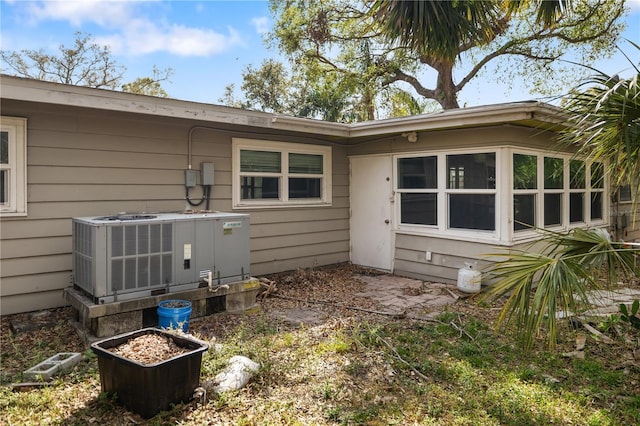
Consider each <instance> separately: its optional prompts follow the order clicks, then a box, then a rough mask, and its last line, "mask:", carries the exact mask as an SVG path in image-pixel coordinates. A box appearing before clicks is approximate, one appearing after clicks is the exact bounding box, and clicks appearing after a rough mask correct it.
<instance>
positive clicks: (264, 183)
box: [233, 139, 331, 208]
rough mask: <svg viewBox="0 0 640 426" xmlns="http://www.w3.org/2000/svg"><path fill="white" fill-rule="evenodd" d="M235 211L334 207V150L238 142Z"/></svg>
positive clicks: (298, 145)
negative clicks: (242, 209) (332, 165)
mask: <svg viewBox="0 0 640 426" xmlns="http://www.w3.org/2000/svg"><path fill="white" fill-rule="evenodd" d="M233 155H234V161H233V164H234V170H233V175H234V188H233V205H234V208H243V207H252V208H253V207H279V206H296V205H298V206H309V205H329V204H331V147H326V146H315V145H305V144H295V143H284V142H272V141H263V140H253V139H234V140H233Z"/></svg>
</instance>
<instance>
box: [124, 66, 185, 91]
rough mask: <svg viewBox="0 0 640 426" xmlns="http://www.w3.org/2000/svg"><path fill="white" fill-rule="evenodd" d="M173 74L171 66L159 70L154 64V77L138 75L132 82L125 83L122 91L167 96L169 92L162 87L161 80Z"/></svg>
mask: <svg viewBox="0 0 640 426" xmlns="http://www.w3.org/2000/svg"><path fill="white" fill-rule="evenodd" d="M171 74H173V70H172V69H171V68H167V69H165V70H159V69H158V68H157V67H155V66H154V67H153V77H138V78H136V79H135V80H134V81H132V82H131V83H125V84H123V85H122V91H123V92H129V93H136V94H138V95H147V96H157V97H159V98H166V97H168V96H169V94H168V93H167V92H166V91H165V90H164V89H163V88H162V85H161V82H162V81H166V80H168V79H169V77H170V76H171Z"/></svg>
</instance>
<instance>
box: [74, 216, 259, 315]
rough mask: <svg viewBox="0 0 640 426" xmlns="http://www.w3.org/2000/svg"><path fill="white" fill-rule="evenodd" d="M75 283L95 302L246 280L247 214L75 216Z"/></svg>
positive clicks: (248, 270)
mask: <svg viewBox="0 0 640 426" xmlns="http://www.w3.org/2000/svg"><path fill="white" fill-rule="evenodd" d="M72 230H73V235H72V241H73V256H72V259H73V274H72V276H73V285H74V286H75V287H77V288H80V289H82V290H83V291H84V292H85V293H87V294H88V295H89V296H90V297H92V298H93V300H94V302H95V303H98V304H103V303H111V302H115V301H118V300H126V299H134V298H140V297H147V296H152V295H156V294H164V293H170V292H174V291H182V290H188V289H194V288H198V287H201V286H203V283H204V278H207V277H208V276H209V272H210V273H211V276H212V278H213V284H214V285H220V284H225V283H231V282H235V281H241V280H245V279H249V278H250V254H249V251H250V248H249V246H250V243H249V215H247V214H241V213H200V214H198V213H195V214H180V213H162V214H154V215H147V214H123V215H115V216H102V217H94V218H86V217H85V218H73V221H72Z"/></svg>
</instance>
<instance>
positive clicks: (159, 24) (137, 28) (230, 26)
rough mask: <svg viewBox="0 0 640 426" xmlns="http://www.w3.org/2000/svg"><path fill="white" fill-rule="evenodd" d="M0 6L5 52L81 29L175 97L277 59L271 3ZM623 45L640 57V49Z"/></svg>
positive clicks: (492, 96)
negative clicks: (167, 76) (165, 73)
mask: <svg viewBox="0 0 640 426" xmlns="http://www.w3.org/2000/svg"><path fill="white" fill-rule="evenodd" d="M627 3H628V7H629V8H630V11H631V12H630V14H629V15H628V16H627V24H628V27H627V31H626V33H625V34H624V37H625V38H627V39H630V40H633V41H634V42H636V43H639V44H640V0H630V1H628V2H627ZM0 7H1V10H0V14H1V21H0V25H1V29H0V31H1V32H0V35H1V39H0V46H1V48H2V50H5V51H6V50H9V51H20V50H22V49H34V50H37V49H44V50H45V51H48V52H51V53H54V52H57V51H58V47H59V46H60V45H61V44H64V45H66V46H72V45H73V40H74V33H75V32H76V31H81V32H84V33H89V34H91V35H92V36H93V37H94V40H95V41H96V42H97V43H99V44H106V45H108V46H110V48H111V52H112V54H113V57H114V59H115V60H116V61H117V62H118V63H119V64H120V65H124V66H125V67H126V68H127V71H126V73H125V78H124V82H128V81H132V80H134V79H135V78H137V77H143V76H150V75H151V74H152V68H153V66H154V65H156V66H158V67H159V68H161V69H162V68H167V67H170V68H173V70H174V74H173V76H172V77H171V81H170V82H164V83H163V87H164V89H165V90H166V91H167V92H168V93H169V96H170V97H172V98H177V99H184V100H191V101H197V102H207V103H219V102H218V99H219V98H220V97H222V95H223V93H224V88H225V86H227V85H228V84H230V83H235V84H236V87H238V88H239V86H240V84H241V82H242V77H241V73H242V70H243V69H244V68H245V67H246V66H247V65H253V66H254V68H257V67H259V66H260V64H261V63H262V61H263V59H265V58H269V57H277V56H278V53H277V52H276V51H275V50H268V49H267V47H266V46H265V44H264V42H263V35H264V33H265V32H266V31H268V30H269V29H270V28H271V25H272V19H271V15H270V12H269V8H268V3H267V2H266V1H249V0H244V1H243V0H235V1H228V0H227V1H224V0H209V1H206V0H201V1H161V0H156V1H113V0H111V1H105V0H81V1H72V0H65V1H23V0H1V3H0ZM625 47H627V49H625V52H626V53H627V54H633V55H634V58H637V51H636V50H635V49H632V48H631V47H630V46H629V45H628V44H626V46H625ZM634 60H637V59H634ZM593 65H594V66H595V67H596V68H598V69H600V70H602V71H605V72H608V73H611V74H615V73H618V72H620V71H622V70H625V69H627V70H628V69H629V63H628V62H627V60H626V59H625V58H624V57H623V56H622V54H620V53H617V54H616V55H615V56H614V57H613V58H611V59H608V60H605V61H600V62H597V63H594V64H593ZM237 93H238V92H237ZM535 98H536V95H535V94H529V93H528V92H526V91H525V90H524V89H523V87H522V86H521V84H520V83H519V82H514V86H513V88H511V90H509V89H508V88H506V87H504V88H502V87H499V86H495V84H494V83H492V85H491V89H490V90H487V84H486V81H482V80H477V81H476V82H474V83H473V84H472V85H471V86H468V87H466V88H465V89H464V91H463V92H462V93H461V96H460V103H461V104H462V105H468V106H473V105H480V104H488V103H499V102H510V101H518V100H526V99H535Z"/></svg>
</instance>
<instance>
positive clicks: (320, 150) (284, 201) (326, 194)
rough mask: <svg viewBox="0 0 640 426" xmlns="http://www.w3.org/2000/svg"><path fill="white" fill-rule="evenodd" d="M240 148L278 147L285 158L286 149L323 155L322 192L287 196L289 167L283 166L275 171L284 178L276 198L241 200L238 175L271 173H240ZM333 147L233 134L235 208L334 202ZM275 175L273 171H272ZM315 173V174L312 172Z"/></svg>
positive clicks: (313, 205) (322, 205)
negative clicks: (314, 196)
mask: <svg viewBox="0 0 640 426" xmlns="http://www.w3.org/2000/svg"><path fill="white" fill-rule="evenodd" d="M241 150H251V151H278V152H280V153H281V154H283V158H286V154H288V153H297V154H312V155H322V163H323V164H322V171H323V176H322V192H321V194H320V199H295V200H289V199H288V190H287V188H288V181H287V177H288V176H289V174H288V171H286V170H283V171H281V173H279V174H276V175H277V176H282V177H283V179H282V180H281V181H280V185H281V187H280V198H279V199H277V200H275V199H264V200H242V199H241V187H242V185H241V177H242V176H244V175H247V176H249V175H254V176H255V175H260V176H268V175H273V174H269V173H258V174H256V173H246V174H243V173H241V172H240V151H241ZM286 164H287V163H286V161H284V162H283V169H284V168H285V165H286ZM331 164H332V150H331V147H330V146H322V145H307V144H300V143H290V142H278V141H269V140H261V139H243V138H233V139H232V175H233V184H232V192H233V195H232V202H233V208H234V209H255V208H285V207H286V208H291V207H318V206H321V207H325V206H331V205H332V203H333V197H332V169H331ZM274 176H275V175H274ZM305 176H307V175H303V174H301V175H296V177H305ZM314 176H315V175H314Z"/></svg>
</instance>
